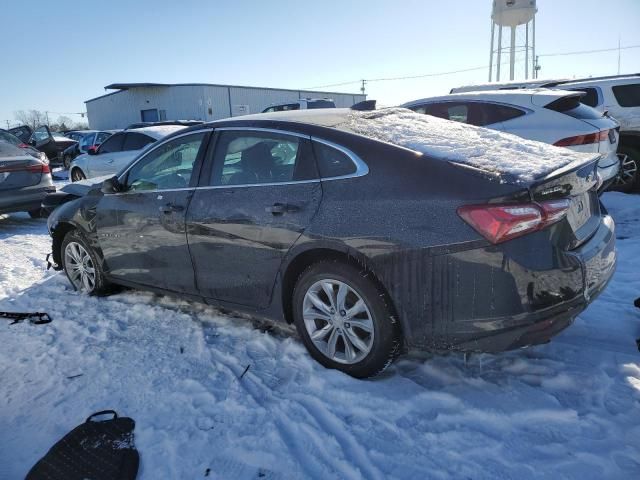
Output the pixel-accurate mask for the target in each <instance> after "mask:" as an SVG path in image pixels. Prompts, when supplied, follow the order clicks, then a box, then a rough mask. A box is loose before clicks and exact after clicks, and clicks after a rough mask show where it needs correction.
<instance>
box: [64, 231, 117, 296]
mask: <svg viewBox="0 0 640 480" xmlns="http://www.w3.org/2000/svg"><path fill="white" fill-rule="evenodd" d="M60 257H61V258H62V267H63V268H64V271H65V273H66V274H67V278H68V279H69V281H70V282H71V285H73V288H75V289H76V290H78V291H79V292H82V293H86V294H88V295H101V294H105V293H107V291H108V289H109V286H110V285H109V282H108V281H107V280H106V278H105V276H104V272H103V271H102V267H101V263H100V260H99V258H98V256H97V255H96V253H95V252H94V251H93V249H92V248H91V246H90V245H89V243H88V242H87V240H86V239H85V238H84V237H83V236H82V234H81V233H80V232H79V231H78V230H71V231H70V232H68V233H67V234H66V236H65V237H64V240H63V241H62V247H61V255H60Z"/></svg>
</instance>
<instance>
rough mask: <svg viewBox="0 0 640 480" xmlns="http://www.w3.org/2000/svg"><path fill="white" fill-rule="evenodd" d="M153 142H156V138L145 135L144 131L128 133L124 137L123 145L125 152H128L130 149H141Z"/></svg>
mask: <svg viewBox="0 0 640 480" xmlns="http://www.w3.org/2000/svg"><path fill="white" fill-rule="evenodd" d="M153 142H155V139H154V138H151V137H149V136H147V135H143V134H142V133H133V132H131V133H127V136H126V137H125V139H124V146H123V147H122V150H124V151H125V152H128V151H130V150H140V149H141V148H144V147H146V146H147V145H149V144H150V143H153Z"/></svg>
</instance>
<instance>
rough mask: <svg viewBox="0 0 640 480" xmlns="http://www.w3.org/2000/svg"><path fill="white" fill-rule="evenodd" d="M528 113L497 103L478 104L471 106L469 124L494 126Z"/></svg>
mask: <svg viewBox="0 0 640 480" xmlns="http://www.w3.org/2000/svg"><path fill="white" fill-rule="evenodd" d="M525 114H526V112H524V111H523V110H520V109H519V108H515V107H509V106H507V105H498V104H496V103H481V102H476V103H473V104H471V105H470V112H469V117H468V119H467V121H468V123H470V124H471V125H475V126H477V127H484V126H485V125H493V124H494V123H499V122H507V121H509V120H513V119H514V118H518V117H521V116H522V115H525Z"/></svg>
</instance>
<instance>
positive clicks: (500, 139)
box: [243, 107, 597, 183]
mask: <svg viewBox="0 0 640 480" xmlns="http://www.w3.org/2000/svg"><path fill="white" fill-rule="evenodd" d="M248 117H252V118H253V119H256V120H259V119H264V120H282V121H293V122H305V123H312V124H315V125H320V126H325V127H331V128H336V129H339V130H343V131H347V132H350V133H355V134H358V135H362V136H365V137H368V138H371V139H374V140H379V141H382V142H386V143H391V144H393V145H397V146H401V147H404V148H408V149H411V150H414V151H417V152H420V153H423V154H425V155H429V156H432V157H436V158H441V159H443V160H447V161H450V162H452V163H456V164H460V165H466V166H470V167H473V168H477V169H480V170H484V171H485V172H489V173H491V174H493V175H495V176H497V177H500V179H501V180H502V181H504V182H508V183H526V182H531V181H533V180H535V179H538V178H541V177H544V176H546V175H548V174H550V173H552V172H554V171H555V170H558V169H560V168H562V167H564V166H566V165H569V164H570V163H573V162H576V161H587V160H590V159H594V158H596V157H597V154H588V153H587V154H585V153H577V152H574V151H572V150H569V149H567V148H560V147H554V146H552V145H548V144H546V143H541V142H534V141H531V140H525V139H524V138H521V137H518V136H515V135H511V134H508V133H503V132H499V131H496V130H489V129H486V128H481V127H475V126H473V125H467V124H463V123H459V122H453V121H450V120H443V119H441V118H437V117H433V116H431V115H424V114H421V113H415V112H413V111H411V110H408V109H406V108H399V107H394V108H385V109H381V110H373V111H354V110H350V109H348V108H334V109H323V110H320V109H319V110H297V111H292V112H277V113H269V114H261V115H248V116H246V117H243V118H248Z"/></svg>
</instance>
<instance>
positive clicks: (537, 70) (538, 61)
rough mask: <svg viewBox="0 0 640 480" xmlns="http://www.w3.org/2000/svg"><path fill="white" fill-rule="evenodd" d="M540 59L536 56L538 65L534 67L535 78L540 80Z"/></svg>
mask: <svg viewBox="0 0 640 480" xmlns="http://www.w3.org/2000/svg"><path fill="white" fill-rule="evenodd" d="M540 68H541V67H540V57H539V56H538V55H536V64H535V66H534V67H533V78H538V72H539V71H540Z"/></svg>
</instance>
